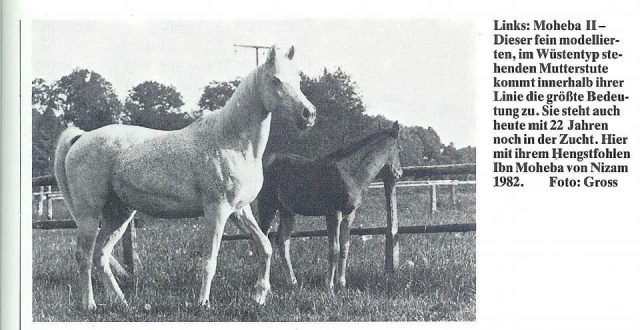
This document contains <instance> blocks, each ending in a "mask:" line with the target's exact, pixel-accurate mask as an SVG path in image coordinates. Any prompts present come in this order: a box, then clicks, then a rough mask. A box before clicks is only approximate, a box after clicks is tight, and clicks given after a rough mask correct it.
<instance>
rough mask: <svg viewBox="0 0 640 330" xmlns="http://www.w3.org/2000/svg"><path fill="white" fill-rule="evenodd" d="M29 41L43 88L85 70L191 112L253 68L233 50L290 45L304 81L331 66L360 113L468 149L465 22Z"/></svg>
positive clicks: (144, 27)
mask: <svg viewBox="0 0 640 330" xmlns="http://www.w3.org/2000/svg"><path fill="white" fill-rule="evenodd" d="M31 32H32V75H33V78H43V79H45V80H46V81H47V82H48V83H52V82H54V81H55V80H58V79H60V78H61V77H62V76H65V75H68V74H69V73H71V72H72V70H73V69H74V68H83V69H84V68H86V69H89V70H92V71H95V72H97V73H99V74H100V75H102V76H103V77H104V78H105V79H106V80H107V81H109V82H111V83H112V85H113V87H114V89H115V92H116V94H117V95H118V97H119V98H120V99H121V100H124V99H125V98H126V96H127V94H128V92H129V90H130V89H131V88H133V87H134V86H136V85H138V84H140V83H142V82H144V81H147V80H155V81H157V82H160V83H163V84H167V85H172V86H174V87H175V88H176V89H177V91H178V92H180V93H181V94H182V96H183V101H184V102H185V105H184V106H183V110H185V111H191V110H195V109H197V108H198V106H197V103H198V100H199V99H200V96H201V95H202V92H203V88H204V86H206V85H207V84H208V83H209V82H210V81H212V80H218V81H222V80H231V79H234V78H236V77H241V78H242V77H244V76H246V75H247V74H248V73H249V72H250V71H251V70H252V69H253V68H254V67H255V51H254V50H253V49H248V48H238V47H234V44H248V45H261V46H262V45H264V46H270V45H273V44H276V45H278V46H279V47H282V48H288V46H289V45H294V46H295V48H296V52H295V58H294V60H295V61H296V62H297V65H298V67H299V69H300V70H301V71H303V72H304V73H306V74H308V75H311V76H317V75H319V74H321V73H322V70H323V69H324V68H325V67H326V68H328V69H329V70H335V69H336V68H337V67H341V68H342V69H343V70H344V71H345V72H347V73H348V74H350V75H351V77H352V79H353V81H355V82H356V84H357V85H358V86H359V91H360V93H361V95H362V98H363V101H364V104H365V107H366V113H367V114H369V115H377V114H382V115H384V116H385V117H387V118H388V119H390V120H398V121H399V122H400V123H401V124H403V125H408V126H414V125H416V126H423V127H425V128H427V127H429V126H431V127H433V128H434V129H435V130H436V132H437V133H438V134H439V135H440V138H441V140H442V142H443V143H445V144H448V143H449V142H454V144H455V145H456V147H465V146H468V145H472V146H475V145H476V142H475V109H474V107H475V104H476V102H475V90H474V84H475V61H476V55H475V44H476V33H475V27H474V25H473V23H472V22H470V21H464V20H448V19H437V20H436V19H421V20H410V19H403V20H363V19H358V20H311V19H297V20H262V21H242V20H235V21H234V20H226V21H179V20H175V21H133V20H131V21H105V20H102V21H88V20H84V21H54V20H39V21H33V22H32V31H31ZM265 52H266V51H261V52H260V54H259V60H260V62H263V61H264V59H265Z"/></svg>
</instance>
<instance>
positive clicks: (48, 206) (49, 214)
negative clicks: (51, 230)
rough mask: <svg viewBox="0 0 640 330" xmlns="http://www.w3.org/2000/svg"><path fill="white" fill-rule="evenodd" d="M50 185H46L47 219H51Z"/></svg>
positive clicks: (51, 200)
mask: <svg viewBox="0 0 640 330" xmlns="http://www.w3.org/2000/svg"><path fill="white" fill-rule="evenodd" d="M51 192H52V190H51V186H47V220H53V199H51Z"/></svg>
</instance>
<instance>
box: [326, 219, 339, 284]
mask: <svg viewBox="0 0 640 330" xmlns="http://www.w3.org/2000/svg"><path fill="white" fill-rule="evenodd" d="M326 220H327V237H328V238H329V271H328V272H327V278H326V282H325V285H326V287H327V289H329V290H330V291H331V290H333V283H334V276H335V273H336V268H337V266H338V254H339V253H340V245H339V243H338V236H339V235H340V221H341V220H342V211H335V212H332V213H329V214H327V217H326Z"/></svg>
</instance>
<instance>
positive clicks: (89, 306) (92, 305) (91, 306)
mask: <svg viewBox="0 0 640 330" xmlns="http://www.w3.org/2000/svg"><path fill="white" fill-rule="evenodd" d="M82 309H84V310H85V311H87V312H91V311H95V310H96V309H97V306H96V302H95V301H93V300H91V301H88V302H83V303H82Z"/></svg>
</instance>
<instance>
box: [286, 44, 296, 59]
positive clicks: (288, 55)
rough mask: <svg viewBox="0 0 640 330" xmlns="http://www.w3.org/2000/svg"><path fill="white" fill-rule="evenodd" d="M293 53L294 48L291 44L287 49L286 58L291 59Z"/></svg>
mask: <svg viewBox="0 0 640 330" xmlns="http://www.w3.org/2000/svg"><path fill="white" fill-rule="evenodd" d="M294 53H295V49H294V48H293V45H292V46H291V47H290V48H289V51H288V52H287V58H288V59H290V60H292V59H293V54H294Z"/></svg>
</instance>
